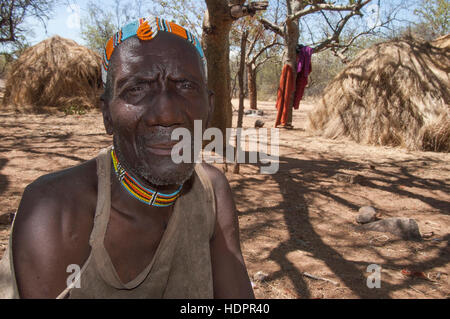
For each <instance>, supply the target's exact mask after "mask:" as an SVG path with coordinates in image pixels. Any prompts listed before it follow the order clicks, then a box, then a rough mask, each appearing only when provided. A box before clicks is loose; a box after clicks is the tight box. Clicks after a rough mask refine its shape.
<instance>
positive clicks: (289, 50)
mask: <svg viewBox="0 0 450 319" xmlns="http://www.w3.org/2000/svg"><path fill="white" fill-rule="evenodd" d="M287 1H288V2H290V5H289V6H288V15H290V14H292V13H293V12H297V11H299V10H301V9H302V8H304V7H305V6H306V4H304V3H303V2H304V1H296V0H287ZM299 36H300V32H299V21H298V19H294V20H289V19H288V20H287V21H286V31H285V34H284V41H285V43H286V47H285V49H284V50H285V54H284V64H288V65H289V66H290V67H291V68H292V74H293V76H294V79H295V78H296V77H297V68H296V61H297V52H296V51H295V49H296V47H297V43H298V38H299ZM294 96H295V91H294V92H292V94H291V96H290V99H289V105H290V107H289V108H288V120H287V122H288V123H289V124H292V108H293V105H294Z"/></svg>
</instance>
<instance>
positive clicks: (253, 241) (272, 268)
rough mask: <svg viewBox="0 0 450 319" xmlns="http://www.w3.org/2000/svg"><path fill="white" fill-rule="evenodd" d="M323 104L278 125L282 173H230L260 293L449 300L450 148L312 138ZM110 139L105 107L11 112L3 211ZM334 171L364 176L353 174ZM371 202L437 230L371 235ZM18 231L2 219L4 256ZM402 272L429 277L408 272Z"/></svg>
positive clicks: (3, 130)
mask: <svg viewBox="0 0 450 319" xmlns="http://www.w3.org/2000/svg"><path fill="white" fill-rule="evenodd" d="M234 102H235V101H234ZM235 107H236V106H235ZM259 108H260V109H262V110H263V111H264V112H265V113H264V116H261V117H251V116H246V117H245V119H244V127H253V123H254V121H255V119H262V120H263V121H265V127H272V126H273V123H274V118H275V108H274V103H273V102H260V103H259ZM313 108H314V104H313V103H303V104H302V105H301V109H300V110H298V111H295V112H294V122H293V125H294V127H295V129H294V130H285V129H282V130H280V158H279V164H280V166H279V171H278V173H277V174H273V175H263V174H260V173H259V167H258V166H257V165H254V164H246V165H241V170H240V173H239V174H233V173H232V169H231V167H230V169H229V171H228V172H227V173H226V175H227V177H228V179H229V181H230V184H231V187H232V190H233V193H234V196H235V201H236V204H237V208H238V210H239V222H240V233H241V243H242V251H243V255H244V258H245V262H246V264H247V267H248V271H249V275H250V277H251V278H252V280H253V276H254V274H255V273H257V272H258V271H263V272H265V273H266V274H267V275H268V276H267V278H266V279H265V280H264V281H262V282H260V281H256V280H253V281H254V285H255V286H254V291H255V295H256V297H257V298H448V297H449V295H450V285H449V276H448V274H449V272H450V267H449V264H450V247H449V239H450V235H449V230H450V217H449V214H450V186H449V181H450V174H449V172H450V164H449V163H450V154H444V153H432V152H426V153H425V152H410V151H407V150H404V149H400V148H389V147H374V146H364V145H358V144H356V143H354V142H351V141H334V140H329V139H324V138H321V137H318V136H314V135H313V134H311V133H310V132H308V131H307V130H306V126H307V114H308V112H310V111H311V110H312V109H313ZM236 114H237V113H236V112H235V113H234V115H235V118H234V119H235V120H236ZM234 123H235V122H234ZM110 143H111V138H110V137H109V136H107V135H106V134H105V133H104V128H103V123H102V119H101V115H100V113H98V112H91V113H88V114H86V115H82V116H78V115H70V116H65V115H63V114H62V115H24V114H15V113H5V112H2V113H1V114H0V213H9V212H14V211H15V210H16V208H17V206H18V203H19V200H20V197H21V195H22V192H23V189H24V187H25V186H26V185H27V184H28V183H30V182H31V181H33V180H34V179H36V178H37V177H39V176H40V175H43V174H46V173H49V172H52V171H55V170H59V169H63V168H66V167H69V166H72V165H77V164H79V163H81V162H83V161H85V160H87V159H90V158H92V157H94V156H96V154H97V152H98V151H99V150H100V149H101V148H103V147H106V146H108V145H109V144H110ZM218 166H220V165H218ZM220 167H221V166H220ZM336 174H340V176H343V175H348V176H356V175H359V176H360V177H359V179H357V181H358V182H356V183H352V182H345V181H344V179H342V178H339V179H338V178H337V177H336ZM365 205H371V206H373V207H375V208H376V209H377V210H378V211H379V212H381V213H382V218H386V217H409V218H414V219H415V220H416V221H417V223H418V225H419V227H420V231H421V233H430V232H433V235H432V236H431V237H430V238H427V239H424V240H422V241H419V242H414V241H404V240H401V239H399V238H395V237H394V236H393V235H391V234H384V233H376V232H365V231H363V230H362V229H360V228H359V227H358V225H357V224H356V222H355V217H356V215H357V212H358V209H359V208H360V207H361V206H365ZM8 236H9V225H0V255H2V254H3V251H4V250H5V248H6V245H7V240H8ZM371 264H377V265H379V266H381V288H374V289H369V288H368V287H367V284H366V283H367V277H368V276H369V275H370V273H368V272H367V267H368V266H369V265H371ZM403 269H407V270H410V271H418V272H423V274H424V275H425V277H424V278H419V277H409V276H405V275H404V274H402V270H403ZM305 272H306V273H309V274H312V275H314V276H318V277H321V278H325V279H328V280H330V281H332V282H330V281H324V280H316V279H312V278H309V277H307V276H306V275H305ZM333 282H335V283H333Z"/></svg>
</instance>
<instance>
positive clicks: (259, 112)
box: [256, 110, 264, 116]
mask: <svg viewBox="0 0 450 319" xmlns="http://www.w3.org/2000/svg"><path fill="white" fill-rule="evenodd" d="M256 114H257V115H259V116H263V115H264V111H263V110H257V111H256Z"/></svg>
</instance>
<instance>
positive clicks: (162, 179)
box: [136, 162, 195, 186]
mask: <svg viewBox="0 0 450 319" xmlns="http://www.w3.org/2000/svg"><path fill="white" fill-rule="evenodd" d="M160 164H161V163H160ZM155 166H156V165H155ZM155 166H152V167H151V168H149V167H147V168H146V169H138V171H137V172H136V173H137V174H138V175H139V176H140V177H141V178H144V179H145V180H146V181H147V182H149V183H151V184H153V185H156V186H167V185H181V184H183V183H184V182H186V181H187V180H188V179H189V178H191V176H192V174H193V173H194V170H195V163H180V164H174V163H173V162H172V163H171V165H157V166H158V167H155Z"/></svg>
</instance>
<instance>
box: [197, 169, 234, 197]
mask: <svg viewBox="0 0 450 319" xmlns="http://www.w3.org/2000/svg"><path fill="white" fill-rule="evenodd" d="M200 165H201V166H202V168H203V170H204V171H205V172H206V175H207V176H208V178H209V180H210V181H211V184H212V186H213V188H214V191H217V190H218V189H220V188H221V187H225V186H229V184H228V179H227V177H226V176H225V174H224V173H223V172H222V171H221V170H220V169H218V168H217V167H215V166H213V165H211V164H208V163H201V164H200Z"/></svg>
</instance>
